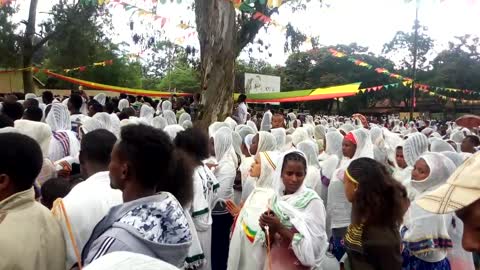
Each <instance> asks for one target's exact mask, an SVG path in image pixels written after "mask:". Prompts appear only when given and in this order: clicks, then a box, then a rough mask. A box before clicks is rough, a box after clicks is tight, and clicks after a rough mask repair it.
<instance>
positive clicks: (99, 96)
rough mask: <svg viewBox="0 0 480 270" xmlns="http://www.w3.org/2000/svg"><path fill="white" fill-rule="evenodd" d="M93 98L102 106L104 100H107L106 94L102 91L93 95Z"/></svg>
mask: <svg viewBox="0 0 480 270" xmlns="http://www.w3.org/2000/svg"><path fill="white" fill-rule="evenodd" d="M93 99H95V100H96V101H98V103H100V104H101V105H102V106H105V102H106V101H107V96H106V95H105V94H104V93H100V94H97V95H96V96H94V97H93Z"/></svg>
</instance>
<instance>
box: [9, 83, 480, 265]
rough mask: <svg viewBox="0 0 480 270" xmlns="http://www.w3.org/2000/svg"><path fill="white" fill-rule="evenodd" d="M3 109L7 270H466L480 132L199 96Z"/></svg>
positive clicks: (28, 102)
mask: <svg viewBox="0 0 480 270" xmlns="http://www.w3.org/2000/svg"><path fill="white" fill-rule="evenodd" d="M20 98H21V99H20V100H19V96H15V95H7V96H5V97H3V98H2V99H1V100H0V102H1V103H0V149H1V150H2V153H3V155H0V269H26V270H27V269H35V270H37V269H38V270H47V269H48V270H57V269H87V270H96V269H203V270H210V269H211V270H225V269H228V270H254V269H258V270H264V269H268V270H293V269H322V270H330V269H352V270H358V269H361V270H369V269H372V270H373V269H375V270H378V269H392V270H394V269H402V270H449V269H453V270H457V269H458V270H470V269H475V258H476V256H477V252H480V234H479V233H478V229H477V228H478V225H477V224H479V223H480V156H479V155H480V154H476V152H477V150H478V148H479V147H480V139H479V137H478V134H477V133H478V130H477V129H469V128H464V127H461V126H458V125H457V124H455V122H438V121H433V120H431V121H427V120H416V121H411V122H408V123H407V122H403V121H401V120H400V119H398V117H396V116H394V115H390V116H385V117H383V118H379V119H367V118H366V117H364V116H363V115H358V114H356V115H353V116H348V117H345V116H338V115H336V116H327V115H310V114H295V113H294V112H293V111H290V112H288V113H283V111H280V110H278V111H275V110H273V109H271V108H270V106H268V104H267V105H265V107H264V111H263V112H259V113H254V112H253V111H252V110H250V109H249V108H248V105H247V103H246V96H245V95H240V96H239V98H238V102H237V104H236V106H235V107H234V110H233V112H232V115H231V116H230V117H227V118H226V119H225V120H224V121H217V122H214V123H212V124H211V125H210V126H209V127H208V130H202V129H200V128H198V127H196V126H194V124H193V122H195V120H196V118H197V112H198V111H199V110H200V109H201V100H200V96H199V95H196V96H194V97H193V98H183V97H171V98H169V99H161V100H153V99H150V98H148V97H133V96H127V95H124V94H122V95H120V97H118V98H117V97H115V98H111V97H108V96H106V95H105V94H98V95H96V96H94V97H88V95H87V94H86V93H85V92H83V91H73V92H72V93H71V95H70V96H68V97H59V96H54V95H53V94H52V93H51V92H49V91H45V92H43V94H42V96H41V97H37V96H35V95H34V94H27V95H25V96H20Z"/></svg>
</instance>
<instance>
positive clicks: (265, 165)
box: [255, 151, 279, 188]
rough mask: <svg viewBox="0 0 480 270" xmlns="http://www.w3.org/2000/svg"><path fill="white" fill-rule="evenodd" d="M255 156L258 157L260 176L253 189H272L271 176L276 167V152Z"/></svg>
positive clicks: (260, 153) (261, 153)
mask: <svg viewBox="0 0 480 270" xmlns="http://www.w3.org/2000/svg"><path fill="white" fill-rule="evenodd" d="M257 156H259V157H260V166H261V169H260V176H259V177H258V180H257V181H256V183H255V187H264V188H272V185H273V175H274V172H275V169H276V167H277V164H276V162H277V160H278V156H279V155H278V152H272V151H267V152H259V153H258V154H257Z"/></svg>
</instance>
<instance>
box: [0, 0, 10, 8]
mask: <svg viewBox="0 0 480 270" xmlns="http://www.w3.org/2000/svg"><path fill="white" fill-rule="evenodd" d="M12 2H13V0H0V8H1V7H3V6H9V5H10V4H11V3H12Z"/></svg>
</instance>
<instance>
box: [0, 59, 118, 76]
mask: <svg viewBox="0 0 480 270" xmlns="http://www.w3.org/2000/svg"><path fill="white" fill-rule="evenodd" d="M111 65H113V60H105V61H100V62H95V63H93V64H91V65H86V66H79V67H73V68H64V69H62V71H63V72H65V73H70V72H73V71H79V72H84V71H86V70H87V69H88V68H92V67H106V66H111ZM29 69H30V70H31V71H32V72H33V73H37V72H38V71H39V70H40V68H38V67H35V66H32V67H26V68H18V69H4V70H0V73H13V72H21V71H24V70H29ZM48 71H54V70H53V69H48Z"/></svg>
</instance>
